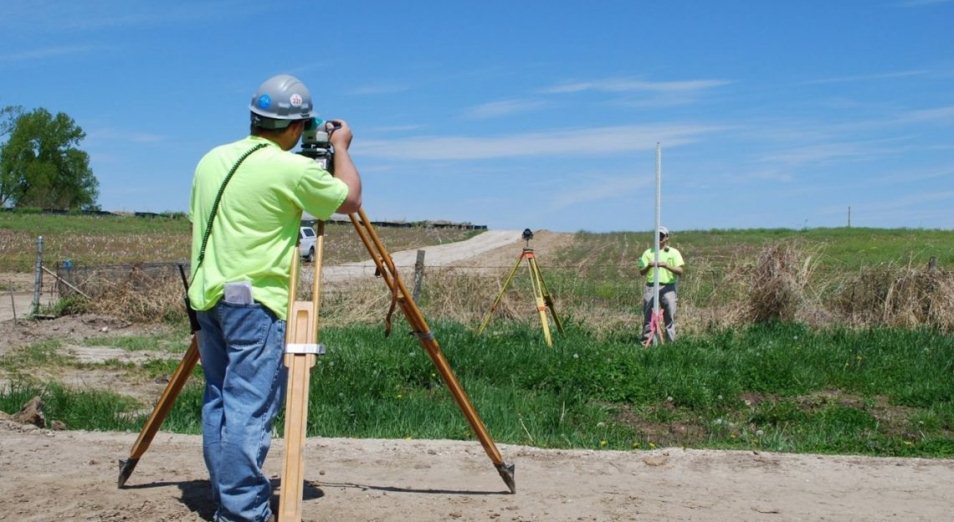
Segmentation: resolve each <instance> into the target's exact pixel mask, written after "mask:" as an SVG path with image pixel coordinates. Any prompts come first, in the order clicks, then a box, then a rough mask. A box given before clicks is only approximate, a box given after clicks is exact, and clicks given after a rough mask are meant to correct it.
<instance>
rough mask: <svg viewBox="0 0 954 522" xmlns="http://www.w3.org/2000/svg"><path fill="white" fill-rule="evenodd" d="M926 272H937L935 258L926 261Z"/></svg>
mask: <svg viewBox="0 0 954 522" xmlns="http://www.w3.org/2000/svg"><path fill="white" fill-rule="evenodd" d="M928 270H930V271H931V272H933V271H935V270H937V256H931V259H930V260H928Z"/></svg>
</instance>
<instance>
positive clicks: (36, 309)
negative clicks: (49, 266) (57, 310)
mask: <svg viewBox="0 0 954 522" xmlns="http://www.w3.org/2000/svg"><path fill="white" fill-rule="evenodd" d="M33 272H34V273H33V306H32V307H31V310H32V312H31V314H32V315H34V316H36V315H38V314H39V313H40V294H41V292H42V291H43V236H37V238H36V264H35V265H34V267H33Z"/></svg>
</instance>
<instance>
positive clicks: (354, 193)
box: [329, 120, 361, 214]
mask: <svg viewBox="0 0 954 522" xmlns="http://www.w3.org/2000/svg"><path fill="white" fill-rule="evenodd" d="M334 122H335V123H337V124H338V125H339V127H338V128H336V129H335V130H334V131H332V133H331V136H330V137H329V140H330V141H331V144H332V145H333V146H334V148H335V155H334V173H335V177H336V178H338V179H340V180H341V181H343V182H344V184H345V185H347V186H348V196H347V197H346V198H345V200H344V201H343V202H342V203H341V206H339V207H338V209H337V211H336V212H338V213H340V214H351V213H352V212H357V211H358V210H359V209H360V208H361V176H360V175H359V174H358V168H357V167H355V165H354V161H352V160H351V154H349V153H348V147H350V146H351V139H352V137H353V135H352V133H351V127H349V126H348V123H347V122H345V121H344V120H334Z"/></svg>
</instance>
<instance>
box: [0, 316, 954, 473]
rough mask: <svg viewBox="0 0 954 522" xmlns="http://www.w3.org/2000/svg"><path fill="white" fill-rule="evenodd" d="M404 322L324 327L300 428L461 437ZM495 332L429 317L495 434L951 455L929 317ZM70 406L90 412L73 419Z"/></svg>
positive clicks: (11, 403) (580, 443)
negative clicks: (545, 336)
mask: <svg viewBox="0 0 954 522" xmlns="http://www.w3.org/2000/svg"><path fill="white" fill-rule="evenodd" d="M405 330H406V327H404V325H403V324H399V325H397V326H396V327H395V332H394V334H392V337H390V338H387V339H385V338H384V337H383V334H382V331H381V329H380V328H376V327H348V328H340V329H339V328H336V329H328V330H327V331H325V332H323V334H322V341H323V343H324V344H325V345H326V346H327V347H328V354H327V355H325V356H323V357H322V358H321V359H320V360H319V362H318V364H317V366H316V367H315V369H314V371H313V373H312V380H311V392H310V394H309V404H310V406H309V422H308V433H309V436H325V437H360V438H367V437H374V438H377V437H381V438H415V439H430V438H448V439H472V438H473V435H472V434H471V431H470V428H469V427H468V425H467V423H466V421H465V418H464V417H463V415H462V414H461V413H460V411H459V410H458V408H457V406H456V403H455V402H454V401H453V399H452V397H451V395H450V393H449V392H448V391H447V389H446V386H445V385H444V384H443V382H442V381H441V379H440V377H439V376H438V375H437V372H436V371H435V368H434V366H433V364H432V363H431V361H430V359H429V358H428V357H427V355H426V353H425V352H424V351H423V350H422V349H421V348H420V347H419V346H418V344H417V342H416V340H415V339H414V337H412V336H410V335H406V334H405V333H404V331H405ZM496 331H497V332H498V333H496V334H495V335H485V336H482V337H476V336H475V335H474V333H473V331H471V330H469V329H466V328H463V327H461V326H460V325H456V324H441V325H439V326H438V327H437V328H435V332H436V335H437V338H438V340H439V341H440V343H441V345H442V346H443V350H444V353H445V355H446V356H447V358H448V360H449V362H450V364H451V366H452V368H453V369H454V371H455V372H456V374H457V376H458V377H459V379H460V382H461V384H462V385H463V387H464V389H465V390H466V391H467V393H468V395H469V397H470V399H471V402H472V403H473V405H474V407H475V408H476V410H477V412H478V413H479V415H480V416H481V417H482V419H483V420H484V422H485V424H486V426H487V428H488V430H489V432H490V434H491V435H492V436H493V437H494V439H495V440H496V441H497V442H498V443H513V444H527V445H533V446H538V447H544V448H591V449H600V448H606V449H631V448H651V447H662V446H673V445H675V446H686V447H694V448H733V449H762V450H771V451H787V452H813V453H850V454H866V455H892V456H925V457H951V456H954V338H952V337H951V336H945V335H942V334H939V333H937V332H934V331H930V330H919V331H905V330H889V329H874V330H864V331H851V330H833V331H812V330H810V329H807V328H805V327H801V326H798V325H784V324H773V325H765V326H756V327H750V328H746V329H738V330H724V331H720V332H716V333H713V334H709V335H705V336H696V337H685V338H683V339H681V340H680V341H679V342H677V343H674V344H667V345H663V346H659V347H655V348H652V349H649V350H645V349H642V348H641V347H637V346H636V344H635V339H634V337H633V335H631V334H625V333H620V334H616V335H609V336H600V337H599V338H596V337H595V336H594V335H592V334H591V333H588V332H587V331H585V330H583V329H580V328H578V327H576V326H572V325H571V327H570V328H569V329H568V332H567V335H566V336H560V335H557V337H556V343H555V347H554V348H548V347H547V346H546V345H545V344H544V343H543V341H542V339H541V338H540V337H541V336H540V333H539V331H537V330H533V329H527V328H523V327H516V326H515V327H512V328H504V329H503V331H502V332H501V329H499V328H498V329H497V330H496ZM49 349H50V348H49V347H48V351H49ZM40 351H42V350H40ZM166 370H169V369H168V368H166ZM31 394H42V395H44V397H47V396H49V397H51V398H52V399H51V401H52V402H51V403H52V404H54V405H56V406H55V407H51V409H50V413H49V414H48V418H50V419H59V418H60V416H62V419H61V420H64V422H66V423H67V425H68V426H69V427H70V428H80V427H82V428H83V429H101V430H111V429H124V430H132V431H137V430H138V428H139V427H140V426H141V422H142V420H143V419H144V415H145V414H146V413H148V412H141V415H143V417H140V418H138V419H130V418H129V416H130V412H132V411H137V410H136V408H137V406H135V405H129V404H128V401H122V400H119V399H117V397H115V396H113V395H112V394H101V395H100V394H97V393H92V392H69V391H67V390H64V389H63V388H61V387H59V386H58V385H55V384H50V385H47V386H45V387H37V385H32V388H31V387H30V386H25V385H22V384H16V383H14V384H13V385H12V387H8V389H5V390H3V391H2V392H0V407H2V408H3V409H4V411H13V410H15V409H17V408H19V405H21V404H22V403H23V402H25V400H26V399H29V398H30V396H32V395H31ZM201 395H202V390H201V376H200V374H199V372H198V371H197V372H196V378H194V379H192V380H191V382H190V385H189V386H187V388H186V389H185V390H184V391H183V392H182V393H181V394H180V396H179V398H178V400H177V402H176V407H175V408H174V410H173V412H172V413H171V414H170V417H169V420H168V421H167V422H166V424H165V425H164V429H168V430H174V431H183V432H187V433H198V430H199V425H200V424H199V406H200V404H201ZM111 401H112V402H116V403H117V404H116V405H114V406H107V405H105V403H109V402H111ZM86 403H89V404H86ZM74 408H75V409H79V410H80V411H84V412H88V413H84V414H83V415H82V417H83V418H84V420H82V421H80V420H79V417H80V415H77V414H76V413H75V412H74V411H73V409H74ZM138 408H139V411H141V410H142V408H143V405H139V406H138ZM97 419H98V420H97ZM282 422H283V420H282V419H279V424H278V426H279V429H281V426H282V424H281V423H282Z"/></svg>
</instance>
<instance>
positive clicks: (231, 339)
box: [198, 301, 288, 522]
mask: <svg viewBox="0 0 954 522" xmlns="http://www.w3.org/2000/svg"><path fill="white" fill-rule="evenodd" d="M198 319H199V325H200V326H201V328H202V329H201V330H199V332H198V334H199V354H200V357H201V359H202V369H203V371H204V372H205V380H206V386H205V397H204V399H203V404H202V438H203V440H202V453H203V455H204V457H205V465H206V467H207V468H208V470H209V479H210V481H211V483H212V497H213V499H214V500H215V503H216V505H217V510H216V512H215V520H216V521H228V522H233V521H235V522H237V521H240V520H241V521H245V520H266V519H268V517H269V516H271V507H270V506H269V500H270V499H271V484H270V482H269V479H268V477H267V476H265V473H264V472H263V471H262V465H263V464H264V462H265V456H266V454H267V453H268V448H269V445H270V444H271V430H272V422H273V421H274V420H275V415H276V414H277V413H278V410H279V408H280V406H281V403H282V400H283V397H284V395H285V386H286V381H287V375H288V370H287V369H286V368H285V365H284V364H283V355H284V354H283V352H284V341H285V321H283V320H281V319H278V318H277V317H276V316H275V314H273V313H272V312H271V311H270V310H269V309H267V308H265V307H263V306H262V305H260V304H258V303H252V304H247V305H241V304H231V303H226V302H224V301H220V302H219V303H218V304H216V305H215V306H214V307H212V308H211V309H209V310H208V311H205V312H198Z"/></svg>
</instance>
